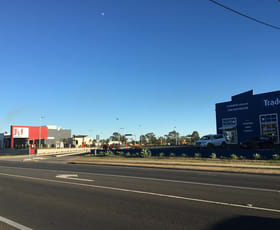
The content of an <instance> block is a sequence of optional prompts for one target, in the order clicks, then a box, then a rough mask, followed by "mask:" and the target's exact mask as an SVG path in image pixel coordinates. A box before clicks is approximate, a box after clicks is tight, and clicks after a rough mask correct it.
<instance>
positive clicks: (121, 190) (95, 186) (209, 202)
mask: <svg viewBox="0 0 280 230" xmlns="http://www.w3.org/2000/svg"><path fill="white" fill-rule="evenodd" d="M0 175H2V176H8V177H16V178H24V179H30V180H38V181H46V182H53V183H60V184H69V185H78V186H83V187H90V188H99V189H107V190H113V191H119V192H130V193H136V194H144V195H151V196H158V197H165V198H172V199H179V200H187V201H195V202H200V203H208V204H215V205H222V206H230V207H236V208H246V209H253V210H259V211H267V212H275V213H280V210H279V209H271V208H263V207H254V206H252V207H248V206H247V205H242V204H233V203H226V202H219V201H212V200H203V199H196V198H191V197H184V196H175V195H169V194H162V193H154V192H145V191H140V190H134V189H125V188H116V187H110V186H102V185H93V184H81V183H76V182H68V181H58V180H52V179H44V178H38V177H29V176H21V175H15V174H6V173H0Z"/></svg>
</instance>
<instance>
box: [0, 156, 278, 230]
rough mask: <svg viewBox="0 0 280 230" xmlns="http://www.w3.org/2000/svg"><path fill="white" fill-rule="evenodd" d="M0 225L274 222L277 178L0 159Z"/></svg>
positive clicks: (241, 225)
mask: <svg viewBox="0 0 280 230" xmlns="http://www.w3.org/2000/svg"><path fill="white" fill-rule="evenodd" d="M1 218H2V219H1ZM9 221H11V222H9ZM16 224H18V225H16ZM3 226H4V227H3ZM0 229H26V230H30V229H52V230H54V229H172V230H173V229H215V230H218V229H280V178H279V176H270V175H252V174H237V173H218V172H202V171H191V170H170V169H169V170H166V169H151V168H140V167H139V168H138V167H137V168H134V167H116V166H98V165H78V164H65V163H64V161H62V160H61V159H59V160H57V159H55V158H48V159H45V160H40V159H39V160H36V161H24V162H23V161H22V159H20V158H18V159H17V160H13V161H7V159H3V160H1V161H0Z"/></svg>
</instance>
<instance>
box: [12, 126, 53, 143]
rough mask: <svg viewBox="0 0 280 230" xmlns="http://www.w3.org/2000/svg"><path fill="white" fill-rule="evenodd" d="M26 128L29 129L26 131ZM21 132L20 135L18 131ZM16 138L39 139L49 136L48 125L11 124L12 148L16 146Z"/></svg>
mask: <svg viewBox="0 0 280 230" xmlns="http://www.w3.org/2000/svg"><path fill="white" fill-rule="evenodd" d="M26 130H28V131H27V132H26ZM18 132H20V134H19V135H17V133H18ZM14 138H21V139H28V140H39V139H41V140H42V139H47V138H48V128H47V127H46V126H41V127H40V126H19V125H12V126H11V148H14Z"/></svg>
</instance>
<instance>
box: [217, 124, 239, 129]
mask: <svg viewBox="0 0 280 230" xmlns="http://www.w3.org/2000/svg"><path fill="white" fill-rule="evenodd" d="M235 128H236V125H224V126H222V127H220V128H219V129H220V130H228V129H235Z"/></svg>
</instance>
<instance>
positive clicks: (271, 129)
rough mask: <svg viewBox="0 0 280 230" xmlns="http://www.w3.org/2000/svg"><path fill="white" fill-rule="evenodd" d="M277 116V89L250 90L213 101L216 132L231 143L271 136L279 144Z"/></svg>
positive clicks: (279, 98) (279, 93) (279, 103)
mask: <svg viewBox="0 0 280 230" xmlns="http://www.w3.org/2000/svg"><path fill="white" fill-rule="evenodd" d="M279 116H280V91H275V92H269V93H263V94H254V93H253V90H250V91H247V92H244V93H241V94H238V95H235V96H232V97H231V101H228V102H223V103H217V104H216V128H217V133H218V134H224V135H225V136H226V137H227V139H228V141H229V143H231V144H240V142H243V141H245V140H247V139H248V138H251V137H257V136H270V137H272V139H273V141H274V143H275V144H279V143H280V142H279V131H280V130H279V127H280V121H279Z"/></svg>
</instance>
